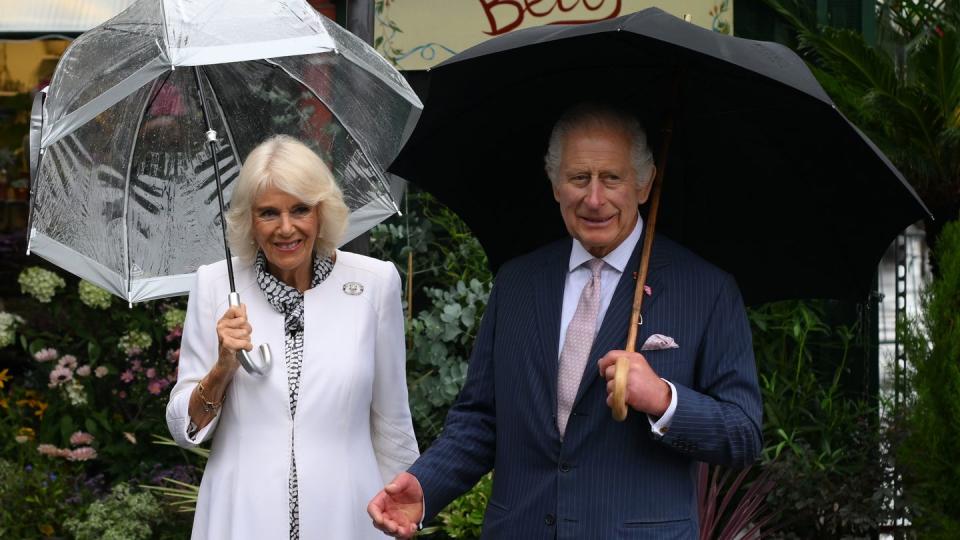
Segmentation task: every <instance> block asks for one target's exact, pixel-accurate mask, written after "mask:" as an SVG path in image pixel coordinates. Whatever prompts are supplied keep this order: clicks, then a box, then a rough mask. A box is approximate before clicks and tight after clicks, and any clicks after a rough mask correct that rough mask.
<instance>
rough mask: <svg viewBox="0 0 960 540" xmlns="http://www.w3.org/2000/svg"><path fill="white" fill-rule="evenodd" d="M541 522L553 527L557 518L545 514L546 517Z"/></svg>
mask: <svg viewBox="0 0 960 540" xmlns="http://www.w3.org/2000/svg"><path fill="white" fill-rule="evenodd" d="M543 522H544V523H546V524H547V525H553V524H554V523H556V522H557V517H556V516H554V515H553V514H547V515H546V516H544V518H543Z"/></svg>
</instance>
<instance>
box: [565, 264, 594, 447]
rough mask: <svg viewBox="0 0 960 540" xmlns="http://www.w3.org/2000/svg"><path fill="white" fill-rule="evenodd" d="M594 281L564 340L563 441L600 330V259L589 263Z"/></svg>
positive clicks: (584, 291) (585, 288)
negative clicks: (598, 328)
mask: <svg viewBox="0 0 960 540" xmlns="http://www.w3.org/2000/svg"><path fill="white" fill-rule="evenodd" d="M586 265H587V267H588V268H589V269H590V272H591V273H592V274H593V278H592V279H591V280H590V282H589V283H587V285H586V286H585V287H584V288H583V292H581V293H580V301H579V303H577V310H576V311H575V312H574V313H573V319H571V320H570V326H567V335H566V337H564V339H563V350H562V351H561V352H560V369H559V370H558V374H557V428H558V429H559V430H560V437H561V438H563V434H564V432H565V431H566V430H567V420H568V419H569V417H570V410H571V409H572V408H573V400H574V399H576V397H577V390H578V389H579V388H580V379H581V378H583V370H584V369H585V368H586V366H587V359H588V358H589V356H590V349H591V347H593V338H594V336H595V334H596V330H597V315H598V314H599V313H600V269H602V268H603V261H602V260H601V259H591V260H590V261H587V263H586Z"/></svg>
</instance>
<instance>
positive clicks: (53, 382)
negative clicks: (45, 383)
mask: <svg viewBox="0 0 960 540" xmlns="http://www.w3.org/2000/svg"><path fill="white" fill-rule="evenodd" d="M72 378H73V372H72V371H70V368H68V367H66V366H57V367H55V368H53V371H51V372H50V384H49V386H50V388H56V387H58V386H60V385H61V384H63V383H65V382H67V381H69V380H70V379H72Z"/></svg>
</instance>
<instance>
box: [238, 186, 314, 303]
mask: <svg viewBox="0 0 960 540" xmlns="http://www.w3.org/2000/svg"><path fill="white" fill-rule="evenodd" d="M251 216H252V219H253V240H254V242H256V244H257V246H258V247H259V248H260V249H261V250H262V251H263V254H264V255H265V256H266V257H267V267H268V269H269V270H270V273H271V274H273V275H274V276H276V277H277V278H278V279H280V280H281V281H283V282H284V283H286V284H287V285H290V286H292V287H296V288H297V289H299V290H306V289H307V288H308V287H309V284H310V279H311V278H312V277H313V276H312V272H313V245H314V244H315V243H316V241H317V233H318V232H319V229H320V211H319V208H317V207H314V206H310V205H308V204H307V203H305V202H303V201H301V200H300V199H298V198H297V197H294V196H293V195H290V194H289V193H287V192H285V191H281V190H280V189H278V188H276V187H274V186H271V187H269V188H267V189H266V190H264V191H263V193H261V194H260V195H259V196H258V197H257V198H256V199H255V200H254V201H253V208H252V212H251Z"/></svg>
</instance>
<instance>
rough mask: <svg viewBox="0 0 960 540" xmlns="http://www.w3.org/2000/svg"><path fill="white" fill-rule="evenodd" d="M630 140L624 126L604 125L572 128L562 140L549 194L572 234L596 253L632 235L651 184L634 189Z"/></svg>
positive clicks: (604, 250)
mask: <svg viewBox="0 0 960 540" xmlns="http://www.w3.org/2000/svg"><path fill="white" fill-rule="evenodd" d="M630 142H631V141H630V137H629V135H627V133H625V132H624V131H623V130H620V129H614V128H610V127H604V126H584V127H579V128H576V129H573V130H571V131H570V132H568V133H567V136H566V138H565V139H564V141H563V151H562V154H561V159H560V167H559V169H558V171H557V176H558V177H557V183H556V184H554V186H553V197H554V198H555V199H556V200H557V202H558V203H560V213H561V215H562V216H563V222H564V224H566V226H567V231H568V232H569V233H570V236H572V237H574V238H576V239H577V240H579V241H580V243H581V244H583V247H584V248H586V249H587V251H589V252H590V253H591V254H592V255H593V256H594V257H598V258H599V257H603V256H605V255H606V254H608V253H610V252H611V251H613V250H614V249H615V248H616V247H617V246H619V245H620V243H621V242H623V240H624V238H626V237H627V236H629V235H630V232H631V231H633V227H634V225H635V224H636V222H637V214H638V211H637V207H638V206H639V205H641V204H643V203H645V202H646V201H647V196H648V195H649V194H650V187H651V186H652V185H653V182H646V183H645V186H644V187H643V188H642V189H638V188H637V177H636V172H635V171H634V169H633V163H632V162H631V160H630Z"/></svg>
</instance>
